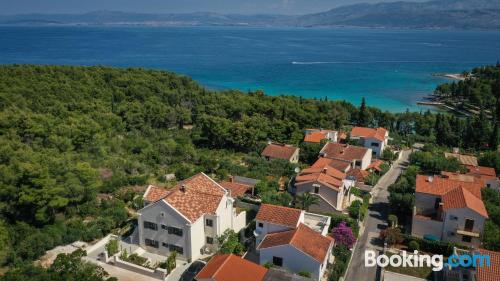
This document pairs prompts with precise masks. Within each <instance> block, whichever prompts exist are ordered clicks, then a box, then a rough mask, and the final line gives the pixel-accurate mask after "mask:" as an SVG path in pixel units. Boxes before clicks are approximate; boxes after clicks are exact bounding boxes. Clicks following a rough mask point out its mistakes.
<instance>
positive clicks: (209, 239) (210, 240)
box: [207, 236, 214, 245]
mask: <svg viewBox="0 0 500 281" xmlns="http://www.w3.org/2000/svg"><path fill="white" fill-rule="evenodd" d="M213 243H214V239H213V238H212V237H208V236H207V244H210V245H212V244H213Z"/></svg>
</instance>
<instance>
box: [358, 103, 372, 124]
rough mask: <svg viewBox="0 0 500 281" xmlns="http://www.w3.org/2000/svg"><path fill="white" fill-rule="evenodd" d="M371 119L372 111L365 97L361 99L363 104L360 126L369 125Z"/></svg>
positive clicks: (360, 113) (360, 110)
mask: <svg viewBox="0 0 500 281" xmlns="http://www.w3.org/2000/svg"><path fill="white" fill-rule="evenodd" d="M370 119H371V117H370V113H369V112H368V109H367V108H366V100H365V98H364V97H363V99H362V100H361V106H360V107H359V114H358V126H361V127H367V126H368V125H369V124H370Z"/></svg>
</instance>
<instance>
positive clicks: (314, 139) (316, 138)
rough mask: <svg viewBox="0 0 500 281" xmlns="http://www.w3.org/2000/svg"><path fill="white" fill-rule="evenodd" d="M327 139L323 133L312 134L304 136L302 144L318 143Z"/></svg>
mask: <svg viewBox="0 0 500 281" xmlns="http://www.w3.org/2000/svg"><path fill="white" fill-rule="evenodd" d="M325 139H327V133H325V132H314V133H310V134H307V135H305V137H304V142H310V143H320V142H321V141H322V140H325Z"/></svg>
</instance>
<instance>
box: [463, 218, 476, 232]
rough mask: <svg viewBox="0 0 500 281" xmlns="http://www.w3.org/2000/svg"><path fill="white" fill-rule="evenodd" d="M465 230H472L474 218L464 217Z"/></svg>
mask: <svg viewBox="0 0 500 281" xmlns="http://www.w3.org/2000/svg"><path fill="white" fill-rule="evenodd" d="M464 229H465V230H466V231H472V230H473V229H474V220H471V219H465V227H464Z"/></svg>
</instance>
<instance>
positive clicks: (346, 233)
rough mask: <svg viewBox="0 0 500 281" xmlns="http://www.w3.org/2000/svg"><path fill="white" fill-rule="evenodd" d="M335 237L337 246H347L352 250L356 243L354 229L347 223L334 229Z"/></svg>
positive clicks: (342, 223)
mask: <svg viewBox="0 0 500 281" xmlns="http://www.w3.org/2000/svg"><path fill="white" fill-rule="evenodd" d="M333 237H334V238H335V242H336V243H337V245H342V246H346V247H347V248H348V249H351V248H352V246H353V245H354V242H356V237H354V234H353V233H352V229H351V228H350V227H348V226H347V224H346V223H345V222H341V223H340V224H339V226H337V227H335V228H334V229H333Z"/></svg>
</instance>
